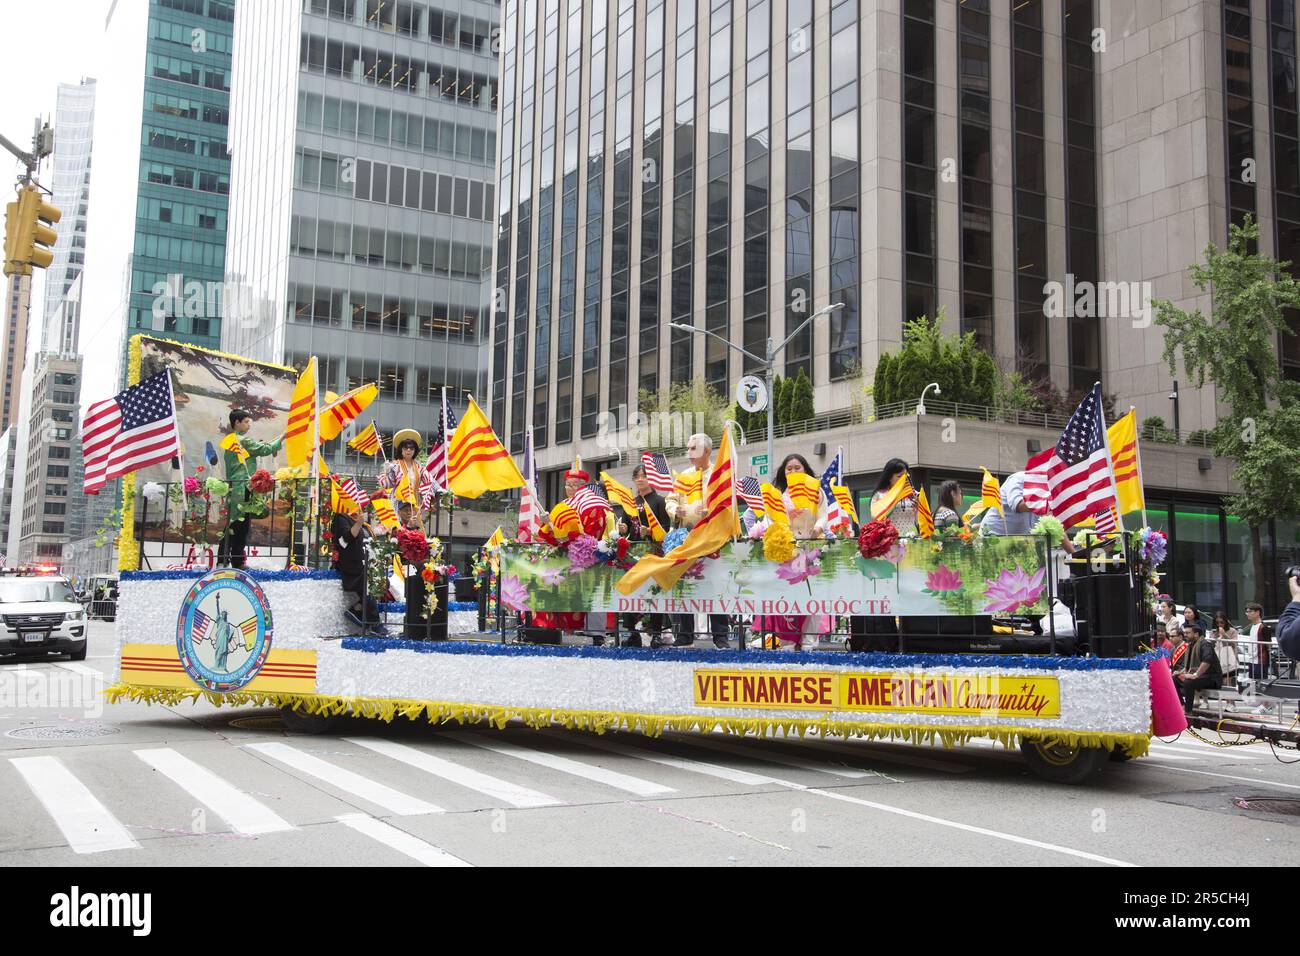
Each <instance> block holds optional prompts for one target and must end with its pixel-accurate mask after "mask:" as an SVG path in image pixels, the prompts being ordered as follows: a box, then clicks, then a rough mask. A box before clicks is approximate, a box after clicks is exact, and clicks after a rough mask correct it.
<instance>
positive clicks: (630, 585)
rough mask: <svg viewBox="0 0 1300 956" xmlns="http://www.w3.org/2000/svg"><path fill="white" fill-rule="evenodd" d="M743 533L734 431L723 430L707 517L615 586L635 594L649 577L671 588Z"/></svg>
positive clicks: (709, 490)
mask: <svg viewBox="0 0 1300 956" xmlns="http://www.w3.org/2000/svg"><path fill="white" fill-rule="evenodd" d="M739 533H740V516H739V515H738V514H736V484H735V462H734V457H733V455H732V451H731V432H730V430H729V429H728V430H725V431H723V433H722V443H721V444H720V445H719V446H718V459H717V461H716V462H715V463H714V465H713V470H712V471H711V472H710V473H709V486H708V488H707V489H706V490H705V495H704V517H703V519H701V521H700V523H699V524H697V525H696V526H695V527H694V528H692V529H691V531H690V533H689V534H688V535H687V536H686V540H685V541H683V542H682V543H681V544H679V545H678V546H677V547H675V548H673V550H672V551H670V552H668V553H667V554H665V555H655V554H648V555H646V556H645V557H643V558H642V559H641V560H639V561H638V562H637V563H636V564H634V565H633V566H632V567H631V568H630V569H629V570H628V572H627V573H626V574H624V575H623V577H621V578H620V579H619V581H618V583H617V584H616V585H615V587H616V588H618V590H619V591H620V592H622V593H623V594H631V593H632V592H633V591H636V590H637V589H638V588H640V587H641V586H642V585H643V584H645V582H646V581H647V580H648V579H649V578H654V582H655V584H657V585H659V587H661V588H663V589H664V590H665V591H667V590H670V589H671V588H672V587H673V585H675V584H676V583H677V582H678V580H679V579H680V578H681V576H682V575H683V574H685V573H686V572H687V570H689V569H690V567H691V566H692V565H693V564H695V562H696V561H697V560H699V559H700V558H703V557H705V556H707V555H710V554H712V553H713V552H714V551H717V550H718V549H719V548H721V547H722V546H723V545H724V544H726V543H727V542H728V541H730V540H731V539H732V538H734V537H735V536H736V535H738V534H739Z"/></svg>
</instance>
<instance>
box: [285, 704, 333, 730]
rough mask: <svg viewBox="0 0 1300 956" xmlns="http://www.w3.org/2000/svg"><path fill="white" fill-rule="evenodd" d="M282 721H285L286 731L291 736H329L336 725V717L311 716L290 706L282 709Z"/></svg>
mask: <svg viewBox="0 0 1300 956" xmlns="http://www.w3.org/2000/svg"><path fill="white" fill-rule="evenodd" d="M280 719H281V720H282V721H284V729H285V730H287V731H288V732H289V733H291V734H327V733H329V732H330V731H331V730H333V729H334V723H335V718H334V717H330V716H327V715H325V714H309V713H307V711H305V710H302V709H298V710H295V709H294V708H292V707H289V706H284V707H281V708H280Z"/></svg>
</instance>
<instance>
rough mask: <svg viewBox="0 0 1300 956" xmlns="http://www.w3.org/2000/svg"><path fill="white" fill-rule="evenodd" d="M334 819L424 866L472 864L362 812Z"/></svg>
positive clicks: (341, 815)
mask: <svg viewBox="0 0 1300 956" xmlns="http://www.w3.org/2000/svg"><path fill="white" fill-rule="evenodd" d="M334 819H335V820H338V822H339V823H342V824H343V825H344V826H348V827H351V828H352V829H353V830H356V831H357V832H358V833H364V834H365V835H366V836H368V837H370V838H371V839H372V840H378V841H379V842H380V843H382V844H384V846H387V847H390V848H392V849H394V850H396V851H397V852H398V853H404V854H405V855H407V856H409V857H410V858H411V859H413V860H416V861H417V862H420V863H423V864H424V865H425V866H472V865H473V864H472V863H466V862H465V861H464V860H462V859H461V858H460V857H457V856H452V855H451V854H450V853H448V852H447V851H446V850H444V849H442V848H441V847H437V846H434V845H433V844H432V843H425V842H424V841H423V840H421V839H419V838H418V837H413V836H411V834H409V833H407V832H406V831H405V830H399V829H397V827H394V826H390V825H389V824H387V823H384V822H382V821H380V820H376V819H375V818H374V817H368V816H366V815H365V814H364V813H343V814H339V815H338V816H336V817H335V818H334Z"/></svg>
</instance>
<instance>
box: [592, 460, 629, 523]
mask: <svg viewBox="0 0 1300 956" xmlns="http://www.w3.org/2000/svg"><path fill="white" fill-rule="evenodd" d="M600 480H601V481H603V482H604V483H605V490H606V491H607V492H608V493H609V500H610V501H612V502H615V503H616V504H617V505H618V506H619V507H620V508H622V509H623V511H624V512H626V513H627V514H628V515H629V516H630V517H633V518H635V517H636V496H635V495H634V494H632V489H631V488H628V487H627V486H626V485H622V484H619V482H618V480H617V479H616V478H614V476H613V475H611V474H610V473H609V472H607V471H602V472H601V473H600Z"/></svg>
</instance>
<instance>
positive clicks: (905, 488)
mask: <svg viewBox="0 0 1300 956" xmlns="http://www.w3.org/2000/svg"><path fill="white" fill-rule="evenodd" d="M914 494H916V490H915V489H914V488H913V487H912V482H911V481H910V480H909V479H908V477H907V472H903V473H902V474H901V475H899V476H898V480H897V481H895V482H894V484H893V486H892V487H890V489H889V491H887V492H885V496H884V497H883V498H881V499H880V500H879V501H875V502H872V504H871V519H872V520H873V521H878V520H879V519H881V518H885V517H888V516H889V513H890V512H891V511H893V510H894V508H895V506H896V505H898V503H899V502H900V501H902V500H903V499H905V498H910V497H911V496H912V495H914Z"/></svg>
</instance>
